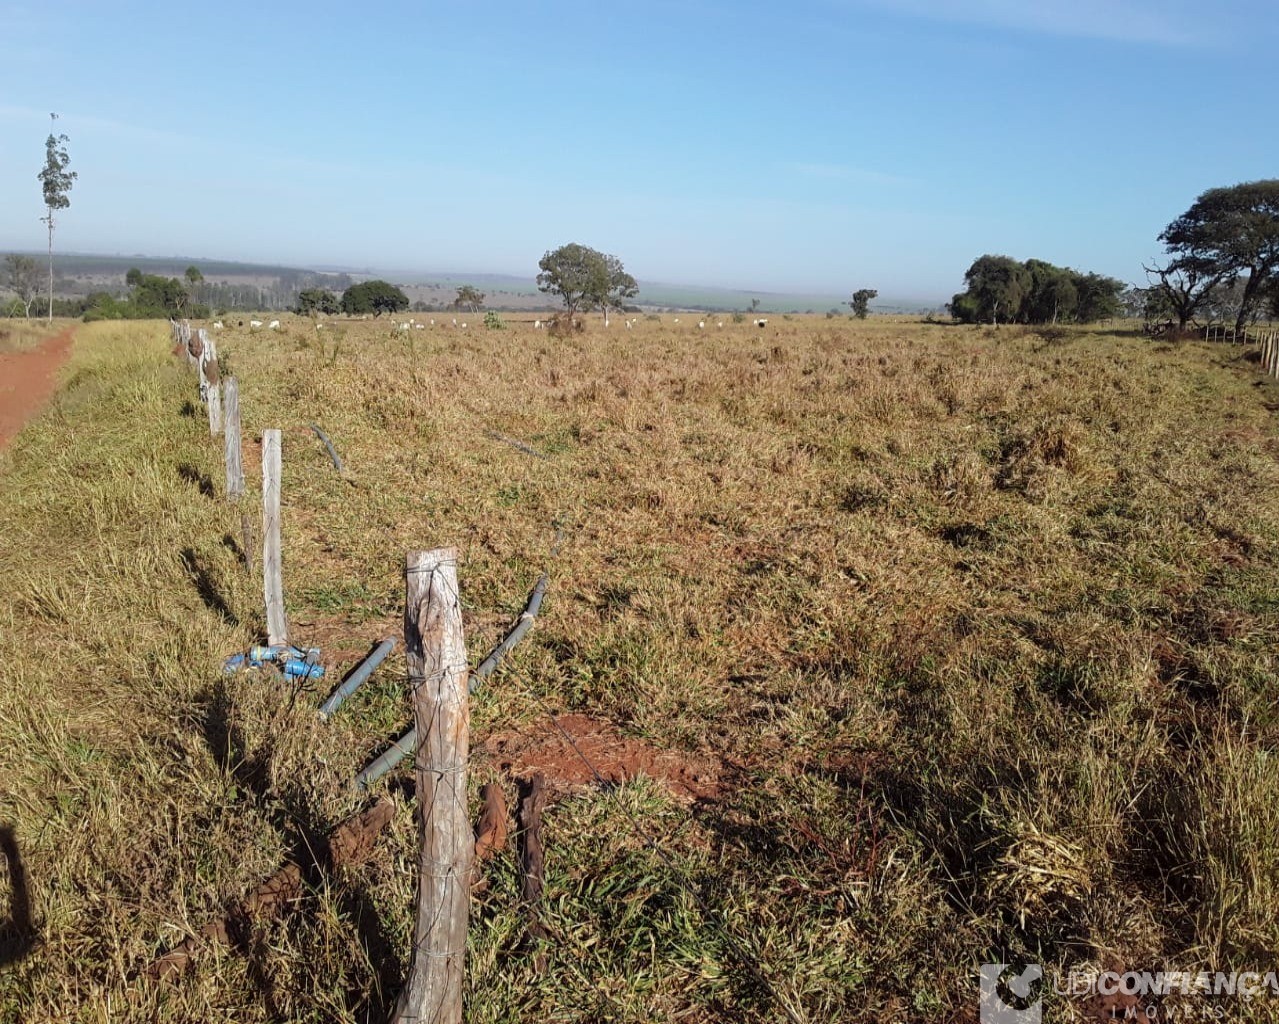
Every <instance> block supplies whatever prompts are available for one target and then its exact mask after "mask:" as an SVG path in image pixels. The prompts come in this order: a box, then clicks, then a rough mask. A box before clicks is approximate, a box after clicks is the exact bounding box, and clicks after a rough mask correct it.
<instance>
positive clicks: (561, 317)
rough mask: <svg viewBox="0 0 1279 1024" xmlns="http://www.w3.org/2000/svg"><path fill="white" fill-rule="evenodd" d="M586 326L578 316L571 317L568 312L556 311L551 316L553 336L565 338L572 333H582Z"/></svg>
mask: <svg viewBox="0 0 1279 1024" xmlns="http://www.w3.org/2000/svg"><path fill="white" fill-rule="evenodd" d="M585 327H586V325H585V324H583V323H582V321H581V320H578V319H577V318H576V317H571V316H569V315H568V314H567V313H556V314H555V315H554V316H553V317H551V326H550V328H549V330H550V332H551V337H553V338H564V337H567V336H568V335H570V334H581V333H582V331H583V330H585Z"/></svg>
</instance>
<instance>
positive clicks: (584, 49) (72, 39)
mask: <svg viewBox="0 0 1279 1024" xmlns="http://www.w3.org/2000/svg"><path fill="white" fill-rule="evenodd" d="M0 11H3V17H2V18H0V251H6V250H11V249H20V250H43V249H44V247H45V244H46V238H45V234H44V227H43V225H42V224H41V223H40V219H39V218H40V217H41V216H43V214H44V209H43V206H42V205H41V194H40V186H39V183H38V181H37V180H36V173H37V172H38V171H39V169H40V168H41V167H42V166H43V163H44V140H45V137H46V135H47V134H48V132H49V130H50V119H49V114H50V112H57V113H58V114H59V119H58V121H57V122H56V130H58V131H60V132H65V133H66V134H67V135H68V136H69V137H70V142H69V144H68V150H69V152H70V155H71V168H72V169H73V170H75V171H77V172H78V174H79V178H78V180H77V182H76V184H75V186H74V189H73V191H72V192H71V195H70V199H71V206H70V208H69V209H67V210H65V211H63V212H62V213H61V214H60V215H59V216H58V219H57V233H56V236H55V247H56V248H57V249H61V250H65V251H76V252H97V253H123V254H139V255H150V256H175V255H180V256H193V257H200V256H203V257H207V258H210V259H213V258H216V259H242V260H248V261H260V262H281V263H287V264H290V265H299V266H335V265H337V266H344V267H355V268H362V267H370V268H383V269H398V270H414V271H421V272H423V273H428V272H436V273H444V272H453V273H468V272H469V273H509V274H517V275H521V276H525V277H532V276H533V274H535V273H536V271H537V261H538V259H539V258H540V257H541V256H542V255H543V253H544V252H546V251H547V250H549V249H553V248H555V247H556V246H559V245H562V244H564V243H566V242H581V243H583V244H585V245H589V246H592V247H594V248H596V249H600V250H602V251H604V252H608V253H613V254H615V255H617V256H619V257H620V258H621V259H622V260H623V262H624V263H625V265H626V268H627V270H629V271H630V272H631V273H632V274H634V275H635V276H636V277H637V278H638V279H639V280H640V281H654V282H658V281H660V282H666V283H675V284H690V285H711V286H720V287H730V288H741V289H747V290H750V289H757V290H761V291H788V290H790V291H815V290H821V291H831V292H834V293H836V294H842V293H844V292H850V293H851V291H852V290H854V289H856V288H860V287H872V288H877V289H878V290H879V293H880V296H881V297H895V298H901V299H907V298H909V299H922V300H934V299H935V300H938V301H945V300H946V299H948V298H949V297H950V295H951V294H952V293H953V292H955V291H957V290H960V289H961V288H962V283H963V275H964V271H965V270H966V269H967V267H968V265H969V264H970V263H971V262H972V261H973V259H974V258H976V257H977V256H979V255H981V254H983V253H1000V254H1006V255H1009V256H1014V257H1016V258H1018V259H1027V258H1030V257H1035V258H1039V259H1045V260H1048V261H1050V262H1053V263H1057V264H1060V265H1067V266H1073V267H1075V268H1077V269H1080V270H1086V271H1097V272H1100V273H1105V274H1109V275H1112V276H1115V277H1119V278H1121V279H1123V280H1125V281H1134V282H1139V281H1141V280H1142V279H1143V274H1142V271H1141V266H1142V263H1143V262H1149V261H1150V260H1151V259H1153V258H1156V257H1158V256H1159V255H1160V254H1161V247H1160V245H1159V243H1158V241H1157V236H1158V234H1159V232H1160V231H1161V230H1162V229H1163V228H1164V227H1165V226H1166V225H1167V224H1168V222H1169V221H1171V220H1172V219H1173V218H1174V217H1176V216H1177V215H1178V214H1180V213H1181V212H1183V211H1184V210H1185V209H1186V208H1187V207H1188V206H1189V205H1190V204H1191V203H1192V202H1193V201H1194V199H1195V198H1196V196H1198V195H1199V194H1200V193H1201V192H1203V191H1204V190H1205V189H1208V188H1212V187H1216V186H1221V185H1231V184H1235V183H1237V182H1240V181H1250V180H1256V179H1258V178H1265V177H1275V176H1279V132H1277V131H1276V130H1275V126H1276V120H1275V117H1274V113H1273V111H1274V107H1275V99H1276V94H1277V93H1279V59H1277V58H1276V57H1275V53H1276V52H1277V51H1276V43H1277V42H1279V4H1276V3H1275V0H1213V2H1211V3H1209V2H1191V0H789V2H786V3H778V2H774V3H766V2H753V0H735V2H727V0H678V2H675V0H672V2H667V0H643V2H640V0H634V2H626V0H613V2H608V3H601V2H599V0H594V2H590V0H583V2H573V0H564V2H560V0H554V2H527V0H526V2H522V3H520V2H511V3H505V2H502V3H492V2H483V0H477V2H472V3H465V4H463V3H444V2H438V3H430V2H425V3H424V2H400V0H386V2H382V0H367V2H366V3H364V4H350V3H341V4H339V3H330V2H328V0H313V2H308V3H305V4H303V3H294V2H292V0H269V2H261V0H258V2H255V3H246V2H242V0H223V2H220V3H218V4H206V5H198V6H197V5H187V4H181V3H172V2H169V3H164V4H160V3H139V2H129V0H119V2H113V3H109V4H108V3H102V2H101V0H92V2H83V0H82V2H64V0H43V2H40V3H25V2H19V3H12V2H3V3H0Z"/></svg>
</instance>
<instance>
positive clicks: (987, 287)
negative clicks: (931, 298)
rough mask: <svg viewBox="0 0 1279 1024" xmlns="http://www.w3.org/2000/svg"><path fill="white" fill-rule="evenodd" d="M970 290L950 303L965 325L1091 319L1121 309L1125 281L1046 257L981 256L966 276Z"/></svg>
mask: <svg viewBox="0 0 1279 1024" xmlns="http://www.w3.org/2000/svg"><path fill="white" fill-rule="evenodd" d="M964 283H965V284H966V285H967V288H966V289H965V290H964V291H962V292H960V293H959V294H958V295H956V296H955V297H954V298H953V299H951V302H950V313H951V316H953V317H954V318H955V319H956V320H959V321H961V322H962V323H994V324H997V323H1000V322H1004V323H1021V324H1047V323H1091V322H1092V321H1094V320H1101V319H1104V318H1106V317H1111V316H1114V315H1115V314H1116V313H1118V312H1119V308H1120V305H1119V296H1120V295H1121V294H1122V293H1123V291H1124V288H1125V284H1124V282H1123V281H1119V280H1117V279H1115V278H1113V277H1105V276H1103V275H1101V274H1085V273H1081V272H1080V271H1078V270H1073V269H1071V268H1070V267H1058V266H1054V265H1053V264H1051V263H1047V262H1045V261H1044V260H1033V259H1032V260H1027V261H1026V262H1025V263H1022V262H1020V261H1018V260H1015V259H1012V258H1011V257H1009V256H990V255H987V256H979V257H978V258H977V259H976V260H974V261H973V264H972V266H970V267H969V268H968V272H967V273H966V274H965V275H964Z"/></svg>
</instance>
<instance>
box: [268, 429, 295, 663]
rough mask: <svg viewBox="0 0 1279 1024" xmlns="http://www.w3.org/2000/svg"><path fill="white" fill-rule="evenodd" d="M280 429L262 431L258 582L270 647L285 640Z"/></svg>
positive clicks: (286, 629)
mask: <svg viewBox="0 0 1279 1024" xmlns="http://www.w3.org/2000/svg"><path fill="white" fill-rule="evenodd" d="M280 468H281V467H280V432H279V431H278V430H264V431H262V585H263V594H264V596H265V598H266V635H267V643H269V644H270V645H271V646H273V647H274V646H275V645H276V644H287V643H288V642H289V623H288V620H287V619H286V618H285V617H284V574H283V571H282V569H281V566H280Z"/></svg>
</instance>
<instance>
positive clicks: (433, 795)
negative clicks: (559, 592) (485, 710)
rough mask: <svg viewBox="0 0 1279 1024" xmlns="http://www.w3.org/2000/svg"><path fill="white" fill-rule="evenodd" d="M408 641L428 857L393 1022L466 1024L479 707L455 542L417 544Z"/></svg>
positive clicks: (410, 578) (411, 566) (409, 563)
mask: <svg viewBox="0 0 1279 1024" xmlns="http://www.w3.org/2000/svg"><path fill="white" fill-rule="evenodd" d="M405 570H406V571H405V588H404V589H405V604H404V644H405V647H406V649H407V655H408V667H409V682H410V685H411V686H412V687H413V715H414V719H415V720H416V722H417V734H418V743H417V754H416V769H417V771H416V775H417V802H418V807H419V808H420V812H421V818H420V821H421V828H420V834H421V843H422V849H421V856H420V874H419V877H418V888H417V911H416V916H415V924H414V927H413V955H412V959H411V960H410V962H409V975H408V979H407V981H406V982H405V985H404V990H403V991H402V992H401V993H400V998H399V1002H398V1003H397V1004H396V1008H395V1014H394V1016H393V1017H392V1020H393V1021H394V1022H395V1024H408V1022H420V1021H431V1022H432V1024H461V1021H462V981H463V978H464V973H465V958H466V925H467V915H468V912H469V902H470V877H471V858H472V854H473V850H474V843H475V839H474V836H473V835H472V834H471V825H470V820H469V816H468V815H467V808H466V760H467V753H468V750H469V747H470V710H469V708H468V706H467V693H466V677H467V669H466V644H465V643H464V641H463V636H462V607H461V603H460V601H459V599H458V590H457V552H456V550H454V549H453V548H437V549H435V550H434V551H411V552H409V554H408V558H407V560H406V567H405Z"/></svg>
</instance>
